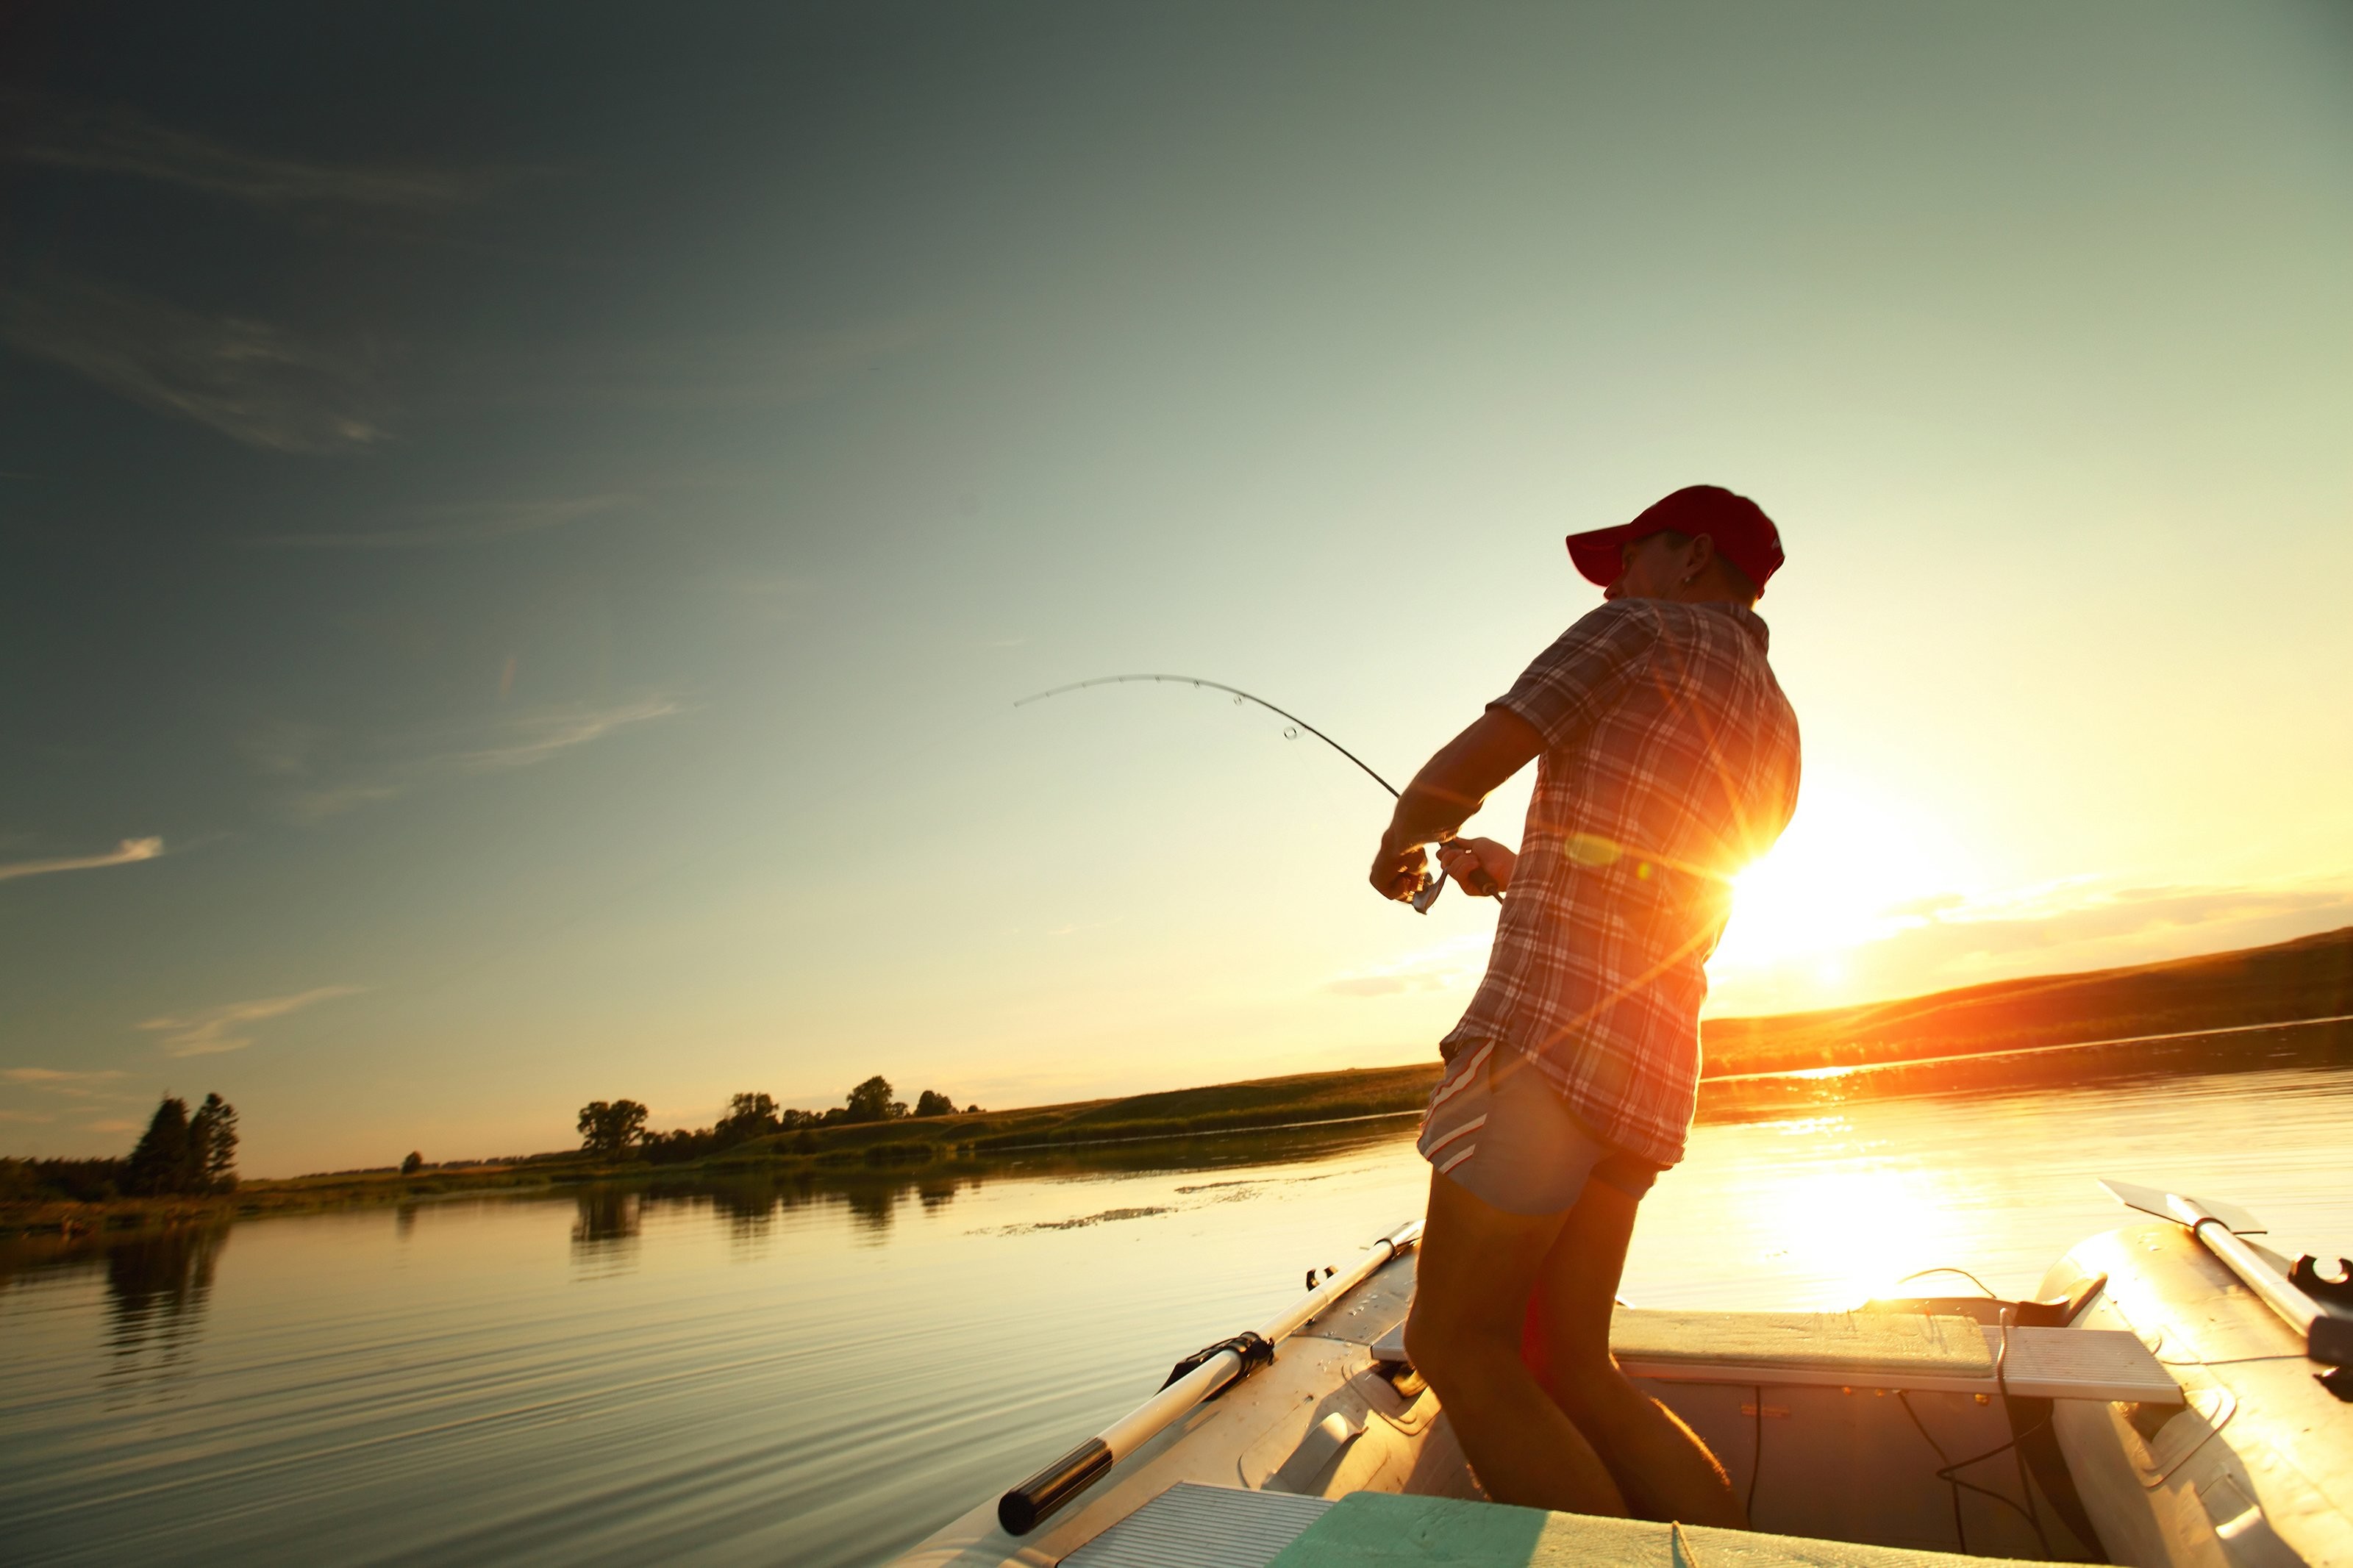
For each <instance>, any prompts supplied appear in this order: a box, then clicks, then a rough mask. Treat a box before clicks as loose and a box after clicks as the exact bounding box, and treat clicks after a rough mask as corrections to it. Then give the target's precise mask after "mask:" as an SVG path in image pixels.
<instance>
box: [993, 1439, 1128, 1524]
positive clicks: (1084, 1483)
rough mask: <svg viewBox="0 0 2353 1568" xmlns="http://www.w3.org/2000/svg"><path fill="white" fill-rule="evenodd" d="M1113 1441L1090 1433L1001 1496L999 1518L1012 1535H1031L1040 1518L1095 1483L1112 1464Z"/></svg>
mask: <svg viewBox="0 0 2353 1568" xmlns="http://www.w3.org/2000/svg"><path fill="white" fill-rule="evenodd" d="M1112 1458H1113V1456H1112V1451H1111V1445H1110V1444H1108V1443H1106V1442H1104V1441H1103V1439H1102V1438H1101V1437H1090V1438H1088V1439H1087V1440H1086V1441H1085V1442H1083V1443H1082V1444H1080V1445H1079V1446H1078V1447H1075V1448H1073V1449H1071V1451H1070V1452H1069V1453H1067V1454H1065V1455H1063V1456H1062V1457H1061V1458H1059V1459H1057V1460H1055V1461H1054V1462H1053V1463H1052V1464H1050V1465H1049V1466H1047V1467H1046V1468H1044V1469H1042V1470H1039V1472H1038V1473H1037V1474H1036V1475H1034V1476H1031V1477H1030V1478H1029V1479H1028V1480H1026V1481H1023V1482H1022V1483H1021V1484H1020V1485H1019V1486H1018V1487H1015V1488H1014V1489H1012V1490H1011V1491H1009V1492H1007V1493H1006V1494H1005V1495H1004V1496H1003V1497H1001V1498H998V1499H997V1523H998V1524H1000V1525H1002V1526H1004V1528H1005V1533H1006V1534H1008V1535H1027V1534H1029V1532H1030V1531H1033V1530H1035V1529H1037V1528H1038V1521H1040V1520H1042V1519H1044V1518H1045V1517H1046V1516H1047V1515H1048V1514H1050V1513H1051V1512H1053V1511H1054V1510H1056V1509H1058V1508H1060V1507H1061V1506H1062V1505H1063V1504H1064V1503H1066V1502H1068V1501H1070V1500H1071V1499H1072V1498H1074V1497H1076V1496H1078V1495H1079V1494H1080V1493H1081V1492H1082V1491H1084V1490H1086V1489H1087V1488H1089V1487H1091V1486H1092V1485H1094V1483H1095V1479H1096V1478H1097V1477H1099V1476H1101V1475H1102V1474H1103V1472H1104V1471H1105V1470H1108V1469H1110V1468H1111V1467H1112Z"/></svg>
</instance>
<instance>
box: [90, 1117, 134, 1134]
mask: <svg viewBox="0 0 2353 1568" xmlns="http://www.w3.org/2000/svg"><path fill="white" fill-rule="evenodd" d="M81 1130H82V1131H85V1132H136V1131H139V1123H137V1122H136V1121H123V1120H122V1119H121V1118H120V1117H115V1118H112V1119H110V1120H108V1121H85V1122H83V1123H82V1126H81Z"/></svg>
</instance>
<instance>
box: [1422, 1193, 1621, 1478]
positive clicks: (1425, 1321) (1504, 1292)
mask: <svg viewBox="0 0 2353 1568" xmlns="http://www.w3.org/2000/svg"><path fill="white" fill-rule="evenodd" d="M1572 1212H1573V1211H1572ZM1561 1230H1562V1216H1561V1215H1515V1214H1506V1213H1504V1211H1503V1210H1501V1209H1498V1208H1493V1207H1490V1206H1489V1205H1486V1204H1484V1203H1482V1202H1481V1201H1480V1200H1479V1199H1477V1198H1475V1197H1473V1196H1472V1195H1471V1194H1470V1193H1468V1192H1466V1191H1464V1190H1463V1189H1462V1188H1461V1187H1459V1186H1456V1185H1455V1184H1453V1183H1452V1182H1451V1181H1449V1180H1448V1179H1447V1178H1446V1177H1444V1176H1441V1175H1439V1174H1437V1173H1435V1172H1432V1173H1431V1174H1430V1209H1429V1214H1428V1216H1427V1218H1426V1220H1425V1221H1424V1224H1423V1228H1422V1235H1421V1260H1420V1262H1419V1265H1418V1266H1417V1272H1416V1275H1415V1279H1414V1289H1413V1310H1412V1312H1411V1314H1410V1315H1409V1317H1408V1318H1407V1320H1406V1326H1405V1342H1406V1354H1407V1355H1409V1357H1411V1358H1412V1360H1413V1364H1414V1366H1415V1367H1416V1368H1417V1369H1418V1370H1419V1372H1420V1373H1421V1374H1422V1376H1424V1377H1426V1378H1428V1379H1429V1380H1430V1386H1431V1387H1433V1388H1435V1389H1436V1390H1438V1397H1439V1400H1440V1403H1441V1404H1443V1405H1444V1406H1445V1407H1446V1415H1447V1418H1448V1419H1449V1420H1450V1421H1451V1422H1452V1423H1453V1426H1454V1435H1455V1436H1456V1437H1458V1438H1459V1439H1461V1444H1462V1452H1463V1454H1464V1456H1465V1457H1466V1458H1469V1459H1470V1461H1471V1468H1472V1471H1473V1472H1474V1473H1476V1474H1477V1476H1478V1478H1479V1484H1480V1485H1482V1486H1483V1487H1485V1488H1486V1489H1487V1495H1488V1496H1489V1497H1492V1498H1493V1499H1494V1500H1496V1501H1497V1502H1509V1503H1518V1504H1520V1505H1522V1506H1524V1507H1527V1508H1545V1509H1556V1510H1562V1511H1565V1512H1571V1513H1599V1514H1614V1515H1620V1516H1622V1515H1623V1514H1624V1513H1625V1512H1626V1500H1625V1499H1624V1497H1622V1496H1621V1495H1620V1493H1619V1490H1618V1483H1617V1482H1616V1481H1614V1480H1613V1479H1610V1474H1609V1467H1607V1466H1605V1465H1604V1464H1603V1463H1602V1462H1601V1458H1600V1456H1599V1455H1598V1454H1596V1453H1595V1452H1594V1451H1593V1446H1592V1445H1591V1444H1590V1443H1588V1442H1587V1441H1586V1440H1585V1437H1584V1436H1583V1434H1581V1433H1579V1432H1578V1431H1577V1426H1576V1424H1575V1423H1574V1422H1572V1421H1571V1420H1570V1419H1569V1417H1568V1416H1567V1415H1564V1414H1563V1413H1562V1406H1561V1405H1558V1404H1556V1403H1555V1401H1554V1399H1553V1397H1552V1396H1551V1395H1550V1394H1546V1391H1545V1389H1544V1386H1543V1385H1542V1384H1539V1383H1537V1382H1536V1379H1535V1373H1532V1372H1530V1371H1529V1370H1528V1365H1527V1363H1525V1361H1523V1360H1521V1358H1520V1331H1521V1328H1522V1326H1523V1324H1524V1323H1525V1321H1526V1317H1527V1310H1528V1297H1529V1295H1530V1294H1531V1293H1532V1292H1533V1291H1534V1290H1535V1284H1536V1279H1537V1277H1538V1274H1539V1272H1540V1271H1541V1270H1542V1269H1543V1268H1544V1266H1545V1262H1546V1254H1547V1253H1548V1252H1550V1251H1551V1250H1553V1248H1554V1246H1555V1239H1556V1237H1557V1236H1558V1235H1559V1234H1560V1232H1561ZM1603 1299H1604V1300H1605V1301H1606V1300H1608V1298H1607V1296H1606V1295H1605V1297H1604V1298H1603ZM1603 1331H1604V1333H1605V1334H1606V1333H1607V1332H1608V1330H1607V1327H1606V1324H1605V1327H1604V1330H1603Z"/></svg>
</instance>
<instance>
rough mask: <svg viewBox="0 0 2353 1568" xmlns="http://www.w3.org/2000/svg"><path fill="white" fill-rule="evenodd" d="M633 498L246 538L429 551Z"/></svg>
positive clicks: (511, 505) (445, 513) (480, 508)
mask: <svg viewBox="0 0 2353 1568" xmlns="http://www.w3.org/2000/svg"><path fill="white" fill-rule="evenodd" d="M635 500H638V498H637V497H636V496H630V495H603V496H566V497H563V498H561V499H556V500H521V501H492V502H487V503H484V504H481V505H475V506H450V507H436V508H433V509H431V510H427V511H425V512H421V513H419V514H418V521H417V522H416V523H415V524H414V525H412V526H410V527H406V528H387V529H375V530H365V531H353V532H347V533H273V534H264V535H261V536H260V537H259V538H254V539H248V540H247V541H245V542H246V543H247V544H248V545H251V546H253V547H255V548H257V549H268V550H430V549H434V548H436V547H438V546H445V545H467V544H486V543H489V542H491V541H493V540H499V539H512V538H513V537H514V536H515V535H517V534H522V533H540V532H543V531H546V530H548V529H551V528H562V527H563V526H565V524H566V523H571V522H577V521H580V520H581V519H582V518H586V517H595V516H596V515H597V514H599V513H601V512H607V511H611V510H614V509H615V508H616V507H621V506H627V505H628V504H630V503H631V502H633V501H635Z"/></svg>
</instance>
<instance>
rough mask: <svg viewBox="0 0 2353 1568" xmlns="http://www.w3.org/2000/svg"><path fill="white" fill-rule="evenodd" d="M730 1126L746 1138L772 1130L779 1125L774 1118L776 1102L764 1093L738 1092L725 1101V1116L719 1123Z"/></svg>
mask: <svg viewBox="0 0 2353 1568" xmlns="http://www.w3.org/2000/svg"><path fill="white" fill-rule="evenodd" d="M720 1125H721V1126H723V1127H732V1128H733V1129H735V1131H738V1132H741V1133H743V1134H744V1136H745V1137H747V1138H756V1137H758V1136H760V1135H761V1134H762V1133H764V1132H774V1131H776V1129H777V1127H778V1125H780V1124H779V1123H778V1121H777V1120H776V1100H774V1099H772V1098H771V1097H769V1096H767V1095H765V1094H739V1095H736V1096H734V1097H733V1098H732V1099H730V1100H728V1101H727V1118H726V1120H725V1121H723V1122H721V1123H720Z"/></svg>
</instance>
